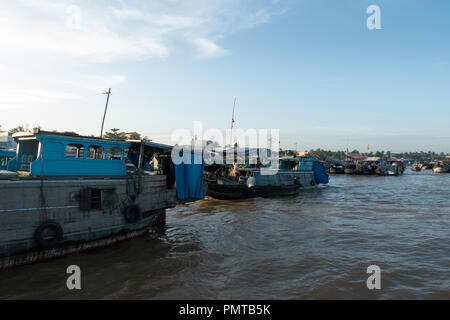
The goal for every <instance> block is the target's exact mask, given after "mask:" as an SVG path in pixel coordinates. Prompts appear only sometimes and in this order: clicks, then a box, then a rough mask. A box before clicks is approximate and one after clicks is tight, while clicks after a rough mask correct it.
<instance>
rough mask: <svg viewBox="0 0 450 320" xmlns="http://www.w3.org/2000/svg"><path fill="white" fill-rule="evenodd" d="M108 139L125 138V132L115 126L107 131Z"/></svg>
mask: <svg viewBox="0 0 450 320" xmlns="http://www.w3.org/2000/svg"><path fill="white" fill-rule="evenodd" d="M105 138H106V139H117V140H125V139H126V137H125V132H120V129H117V128H113V129H111V131H109V132H106V133H105Z"/></svg>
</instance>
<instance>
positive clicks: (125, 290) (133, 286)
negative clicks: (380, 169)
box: [0, 172, 450, 299]
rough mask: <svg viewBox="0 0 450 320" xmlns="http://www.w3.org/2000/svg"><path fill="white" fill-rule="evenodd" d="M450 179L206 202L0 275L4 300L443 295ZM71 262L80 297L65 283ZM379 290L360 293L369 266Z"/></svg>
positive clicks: (336, 185)
mask: <svg viewBox="0 0 450 320" xmlns="http://www.w3.org/2000/svg"><path fill="white" fill-rule="evenodd" d="M449 182H450V175H433V174H432V173H431V174H430V173H427V172H425V173H422V172H420V173H414V172H407V174H405V175H403V176H400V177H375V176H374V177H366V176H359V177H358V176H346V175H338V176H332V177H331V182H330V185H328V186H321V187H320V188H317V189H315V190H308V191H306V190H305V191H302V192H301V193H300V194H299V195H298V196H296V197H287V198H277V199H262V198H259V199H250V200H242V201H222V200H215V199H206V200H203V201H199V202H196V203H191V204H186V205H182V206H178V207H176V208H174V209H171V210H168V214H167V225H166V226H165V227H162V228H158V229H154V230H152V232H150V233H149V234H147V235H146V236H144V237H141V238H138V239H135V240H132V241H128V242H124V243H121V244H119V245H116V246H112V247H108V248H104V249H99V250H95V251H92V252H88V253H81V254H75V255H71V256H68V257H64V258H61V259H58V260H54V261H50V262H45V263H40V264H36V265H30V266H24V267H19V268H16V269H10V270H6V271H2V272H0V298H2V299H5V298H9V299H15V298H19V299H21V298H22V299H23V298H42V299H45V298H54V299H72V298H74V299H79V298H83V299H116V298H120V299H225V298H226V299H228V298H229V299H246V298H247V299H328V298H335V299H352V298H359V299H380V298H381V299H391V298H396V299H411V298H439V299H449V298H450V290H449V288H450V280H449V279H450V278H449V277H448V275H447V273H448V270H449V267H450V258H449V255H448V252H450V235H449V232H448V230H450V218H449V215H450V199H449V197H448V185H449ZM72 264H75V265H79V266H80V267H81V270H82V290H81V291H76V292H71V291H69V290H67V288H66V285H65V283H66V279H67V275H66V268H67V266H68V265H72ZM372 264H375V265H378V266H379V267H380V268H381V272H382V289H381V290H375V291H370V290H368V289H367V287H366V279H367V277H368V276H369V275H368V274H367V273H366V269H367V267H368V266H369V265H372Z"/></svg>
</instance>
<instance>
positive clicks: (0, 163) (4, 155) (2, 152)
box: [0, 149, 16, 170]
mask: <svg viewBox="0 0 450 320" xmlns="http://www.w3.org/2000/svg"><path fill="white" fill-rule="evenodd" d="M15 157H16V152H15V151H13V150H6V149H0V170H6V169H7V168H8V163H9V162H10V161H11V160H12V159H13V158H15Z"/></svg>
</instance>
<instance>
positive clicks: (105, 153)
mask: <svg viewBox="0 0 450 320" xmlns="http://www.w3.org/2000/svg"><path fill="white" fill-rule="evenodd" d="M15 139H16V141H17V142H18V147H17V151H16V152H17V154H16V156H15V158H14V159H12V160H11V161H9V163H8V171H0V270H1V269H3V268H8V267H12V266H17V265H21V264H26V263H33V262H37V261H41V260H44V259H50V258H56V257H60V256H63V255H67V254H70V253H74V252H80V251H84V250H88V249H93V248H98V247H102V246H107V245H111V244H113V243H117V242H120V241H124V240H127V239H131V238H134V237H137V236H140V235H143V234H145V233H146V232H147V231H148V230H149V229H150V227H152V226H153V225H156V224H161V223H164V222H165V218H166V209H167V208H173V207H175V206H176V205H177V204H178V203H179V201H178V199H177V191H176V190H175V189H173V188H172V187H171V185H172V182H171V177H172V175H171V174H170V173H169V172H164V171H163V172H162V174H158V173H159V172H147V171H144V170H143V169H141V168H143V164H144V163H145V162H144V160H143V159H144V158H147V157H146V155H147V154H154V153H156V154H158V152H160V153H161V154H163V153H165V152H166V151H165V150H164V148H166V147H163V148H162V147H161V145H157V144H153V143H152V142H145V141H139V142H137V141H134V140H133V141H120V140H111V139H100V138H94V137H83V136H79V135H73V134H71V135H68V134H59V133H54V132H44V131H40V130H37V131H35V132H34V133H24V134H20V135H16V136H15ZM167 147H170V146H167ZM127 159H138V160H137V161H138V162H137V164H138V166H135V169H136V168H137V169H138V170H135V171H134V172H127V166H126V161H127ZM130 161H131V160H130ZM132 162H133V161H132ZM133 163H134V162H133ZM164 173H166V174H164ZM200 179H201V176H200ZM169 182H170V183H169ZM178 196H179V194H178ZM178 198H179V197H178Z"/></svg>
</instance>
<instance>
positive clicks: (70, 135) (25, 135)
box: [13, 129, 173, 150]
mask: <svg viewBox="0 0 450 320" xmlns="http://www.w3.org/2000/svg"><path fill="white" fill-rule="evenodd" d="M38 136H45V137H55V138H63V139H73V140H88V141H98V142H101V143H108V144H110V143H114V144H121V145H130V144H141V143H142V144H143V145H144V146H147V147H151V148H155V149H162V150H171V149H172V148H173V147H172V146H170V145H166V144H162V143H157V142H153V141H146V140H120V139H105V138H100V137H95V136H83V135H79V134H77V133H75V132H57V131H44V130H40V129H36V130H34V131H33V132H18V133H15V134H14V135H13V138H14V139H15V140H28V139H33V138H36V137H38Z"/></svg>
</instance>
